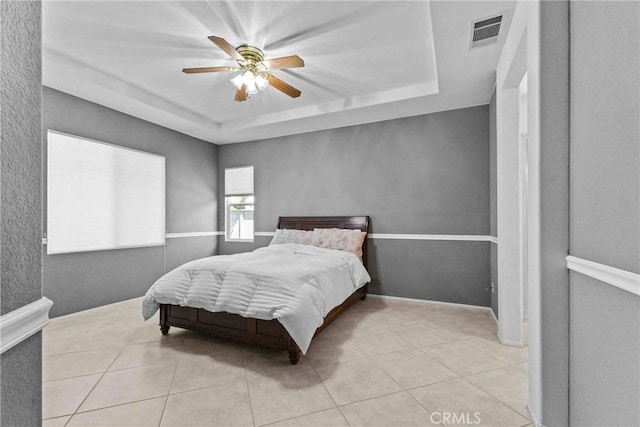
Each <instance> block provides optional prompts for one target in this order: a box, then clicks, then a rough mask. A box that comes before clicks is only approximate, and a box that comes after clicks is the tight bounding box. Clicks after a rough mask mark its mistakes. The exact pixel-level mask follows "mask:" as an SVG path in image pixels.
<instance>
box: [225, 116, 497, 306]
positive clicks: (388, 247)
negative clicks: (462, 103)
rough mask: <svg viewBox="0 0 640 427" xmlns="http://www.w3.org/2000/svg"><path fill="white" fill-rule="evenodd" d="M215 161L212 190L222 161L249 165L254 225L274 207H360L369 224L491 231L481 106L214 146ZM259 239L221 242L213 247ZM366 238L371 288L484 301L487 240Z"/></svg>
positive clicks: (269, 219) (305, 211) (390, 229)
mask: <svg viewBox="0 0 640 427" xmlns="http://www.w3.org/2000/svg"><path fill="white" fill-rule="evenodd" d="M218 165H219V171H218V173H219V181H220V183H221V186H220V188H221V189H222V188H223V185H222V182H223V179H224V169H225V168H227V167H234V166H245V165H254V167H255V169H254V173H255V186H256V187H255V195H256V213H255V219H256V224H257V225H256V231H273V230H274V229H275V225H276V221H277V218H278V216H281V215H363V214H364V215H370V216H371V232H373V233H393V234H395V233H408V234H475V235H488V234H489V231H490V218H489V217H490V212H489V108H488V107H487V106H481V107H474V108H467V109H462V110H454V111H447V112H441V113H436V114H429V115H423V116H418V117H411V118H404V119H398V120H390V121H385V122H379V123H371V124H366V125H360V126H352V127H347V128H339V129H333V130H326V131H320V132H312V133H307V134H301V135H295V136H288V137H283V138H274V139H270V140H264V141H256V142H248V143H241V144H231V145H223V146H220V149H219V163H218ZM223 197H224V195H223V194H222V192H221V194H220V206H221V208H220V211H219V218H220V219H219V227H220V229H223V228H224V212H223V209H222V206H223V203H222V201H223ZM221 240H223V239H221ZM268 242H269V239H265V238H256V241H255V242H254V243H251V244H247V243H236V242H234V243H229V242H227V243H224V242H221V253H231V252H238V251H246V250H251V249H253V248H254V247H257V246H262V245H265V244H267V243H268ZM369 244H370V247H372V251H371V254H370V258H369V266H370V268H369V269H370V271H371V273H372V275H373V277H374V281H373V286H372V290H373V291H374V292H380V293H383V294H386V295H395V296H404V297H411V298H423V299H433V300H440V301H450V302H463V303H468V304H477V305H483V306H489V305H490V295H489V292H488V291H484V288H486V287H488V286H489V283H490V260H489V257H490V244H489V243H487V242H446V241H415V240H411V241H409V240H382V239H373V240H370V241H369Z"/></svg>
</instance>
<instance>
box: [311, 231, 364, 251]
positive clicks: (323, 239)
mask: <svg viewBox="0 0 640 427" xmlns="http://www.w3.org/2000/svg"><path fill="white" fill-rule="evenodd" d="M366 237H367V233H366V232H364V231H360V230H345V229H341V228H316V229H314V230H313V237H312V239H311V244H312V245H313V246H318V247H320V248H326V249H338V250H341V251H348V252H353V253H354V254H356V255H358V256H359V257H360V258H362V244H363V243H364V239H365V238H366Z"/></svg>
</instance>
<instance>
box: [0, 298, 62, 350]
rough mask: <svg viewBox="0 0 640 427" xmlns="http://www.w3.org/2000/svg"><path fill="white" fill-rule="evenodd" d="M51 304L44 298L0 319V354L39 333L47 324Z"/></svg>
mask: <svg viewBox="0 0 640 427" xmlns="http://www.w3.org/2000/svg"><path fill="white" fill-rule="evenodd" d="M52 305H53V302H52V301H51V300H50V299H49V298H46V297H42V298H40V299H39V300H37V301H34V302H32V303H31V304H27V305H25V306H23V307H20V308H18V309H16V310H13V311H12V312H10V313H7V314H4V315H2V316H1V317H0V354H1V353H4V352H5V351H7V350H9V349H10V348H13V347H15V346H16V345H18V344H20V343H21V342H22V341H24V340H26V339H27V338H29V337H30V336H32V335H34V334H35V333H37V332H39V331H40V330H41V329H42V328H44V327H45V325H46V324H47V323H48V322H49V309H51V306H52Z"/></svg>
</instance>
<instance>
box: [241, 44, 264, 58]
mask: <svg viewBox="0 0 640 427" xmlns="http://www.w3.org/2000/svg"><path fill="white" fill-rule="evenodd" d="M236 52H238V53H239V54H240V55H241V56H242V57H243V58H244V59H246V60H247V61H250V62H253V63H256V62H262V61H264V54H263V53H262V51H261V50H260V49H258V48H257V47H255V46H249V45H248V44H243V45H240V46H238V47H237V48H236Z"/></svg>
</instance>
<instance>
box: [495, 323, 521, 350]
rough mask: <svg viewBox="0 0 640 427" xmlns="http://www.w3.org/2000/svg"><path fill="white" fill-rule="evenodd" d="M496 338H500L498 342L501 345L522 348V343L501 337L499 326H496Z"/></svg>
mask: <svg viewBox="0 0 640 427" xmlns="http://www.w3.org/2000/svg"><path fill="white" fill-rule="evenodd" d="M498 340H500V344H502V345H506V346H509V347H519V348H522V343H519V342H516V341H509V340H505V339H503V338H502V335H501V334H500V327H498Z"/></svg>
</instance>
